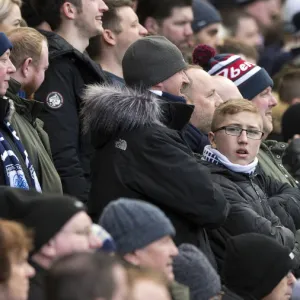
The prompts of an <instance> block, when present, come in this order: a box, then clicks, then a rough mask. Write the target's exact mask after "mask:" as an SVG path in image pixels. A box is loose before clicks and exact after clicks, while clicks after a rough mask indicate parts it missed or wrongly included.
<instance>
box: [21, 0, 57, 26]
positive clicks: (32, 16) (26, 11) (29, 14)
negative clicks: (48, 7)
mask: <svg viewBox="0 0 300 300" xmlns="http://www.w3.org/2000/svg"><path fill="white" fill-rule="evenodd" d="M22 1H23V3H22V6H21V12H22V17H23V18H24V20H25V21H26V23H27V25H28V26H29V27H33V28H35V29H40V30H46V31H51V27H50V25H49V24H48V23H47V22H46V21H45V20H43V18H42V17H41V16H40V15H39V14H38V13H37V12H36V10H35V9H34V8H33V7H32V4H31V0H22Z"/></svg>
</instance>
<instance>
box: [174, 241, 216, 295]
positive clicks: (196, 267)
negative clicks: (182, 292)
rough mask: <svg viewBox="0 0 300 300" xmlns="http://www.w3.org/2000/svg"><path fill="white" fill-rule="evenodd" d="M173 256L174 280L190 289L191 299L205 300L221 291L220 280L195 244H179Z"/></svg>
mask: <svg viewBox="0 0 300 300" xmlns="http://www.w3.org/2000/svg"><path fill="white" fill-rule="evenodd" d="M178 250H179V255H177V256H176V257H175V258H174V262H173V268H174V275H175V280H176V281H178V282H179V283H181V284H184V285H186V286H187V287H189V289H190V296H191V300H207V299H209V298H211V297H213V296H216V295H217V294H218V293H219V292H220V291H221V281H220V277H219V275H218V274H217V272H216V270H215V269H214V268H213V267H212V265H211V264H210V262H209V261H208V259H207V258H206V256H205V255H204V254H203V253H202V252H201V251H200V250H199V249H198V248H196V247H195V246H193V245H190V244H181V245H180V246H179V247H178Z"/></svg>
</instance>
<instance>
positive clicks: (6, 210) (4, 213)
mask: <svg viewBox="0 0 300 300" xmlns="http://www.w3.org/2000/svg"><path fill="white" fill-rule="evenodd" d="M0 199H1V201H0V218H3V219H9V220H14V221H17V222H20V223H22V224H23V225H25V226H26V227H27V228H29V229H32V230H33V233H34V249H33V253H36V252H38V251H39V250H40V249H41V248H42V246H44V245H45V244H46V243H47V242H48V241H49V240H50V239H51V238H53V237H54V236H55V235H56V234H57V233H58V232H59V231H60V229H61V228H62V227H63V226H64V225H65V224H66V223H67V222H68V221H69V220H70V219H71V218H72V217H73V216H74V215H76V214H77V213H78V212H81V211H84V205H83V204H82V203H81V202H80V201H77V200H75V199H74V198H71V197H67V196H61V195H43V194H40V193H38V192H36V191H33V190H29V191H27V190H23V189H13V188H10V187H0Z"/></svg>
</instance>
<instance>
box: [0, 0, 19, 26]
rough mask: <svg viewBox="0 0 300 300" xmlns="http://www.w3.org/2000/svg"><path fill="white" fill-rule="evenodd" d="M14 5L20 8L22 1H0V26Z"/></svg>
mask: <svg viewBox="0 0 300 300" xmlns="http://www.w3.org/2000/svg"><path fill="white" fill-rule="evenodd" d="M14 4H17V5H18V6H19V7H20V8H21V6H22V0H1V1H0V24H1V23H3V21H4V20H5V19H6V18H7V16H8V15H9V14H10V12H11V10H12V8H13V6H14Z"/></svg>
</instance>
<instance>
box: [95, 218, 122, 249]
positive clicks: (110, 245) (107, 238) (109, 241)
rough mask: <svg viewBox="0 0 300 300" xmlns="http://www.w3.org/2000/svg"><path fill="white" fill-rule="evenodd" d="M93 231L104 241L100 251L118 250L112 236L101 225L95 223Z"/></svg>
mask: <svg viewBox="0 0 300 300" xmlns="http://www.w3.org/2000/svg"><path fill="white" fill-rule="evenodd" d="M92 231H93V232H94V234H95V235H96V236H97V237H99V238H100V240H101V242H102V246H101V248H100V249H99V250H100V251H104V252H109V253H111V252H116V250H117V249H116V244H115V241H114V239H113V238H112V236H111V235H110V234H109V233H108V232H107V231H106V230H105V229H104V228H103V227H102V226H100V225H98V224H93V225H92Z"/></svg>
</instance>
